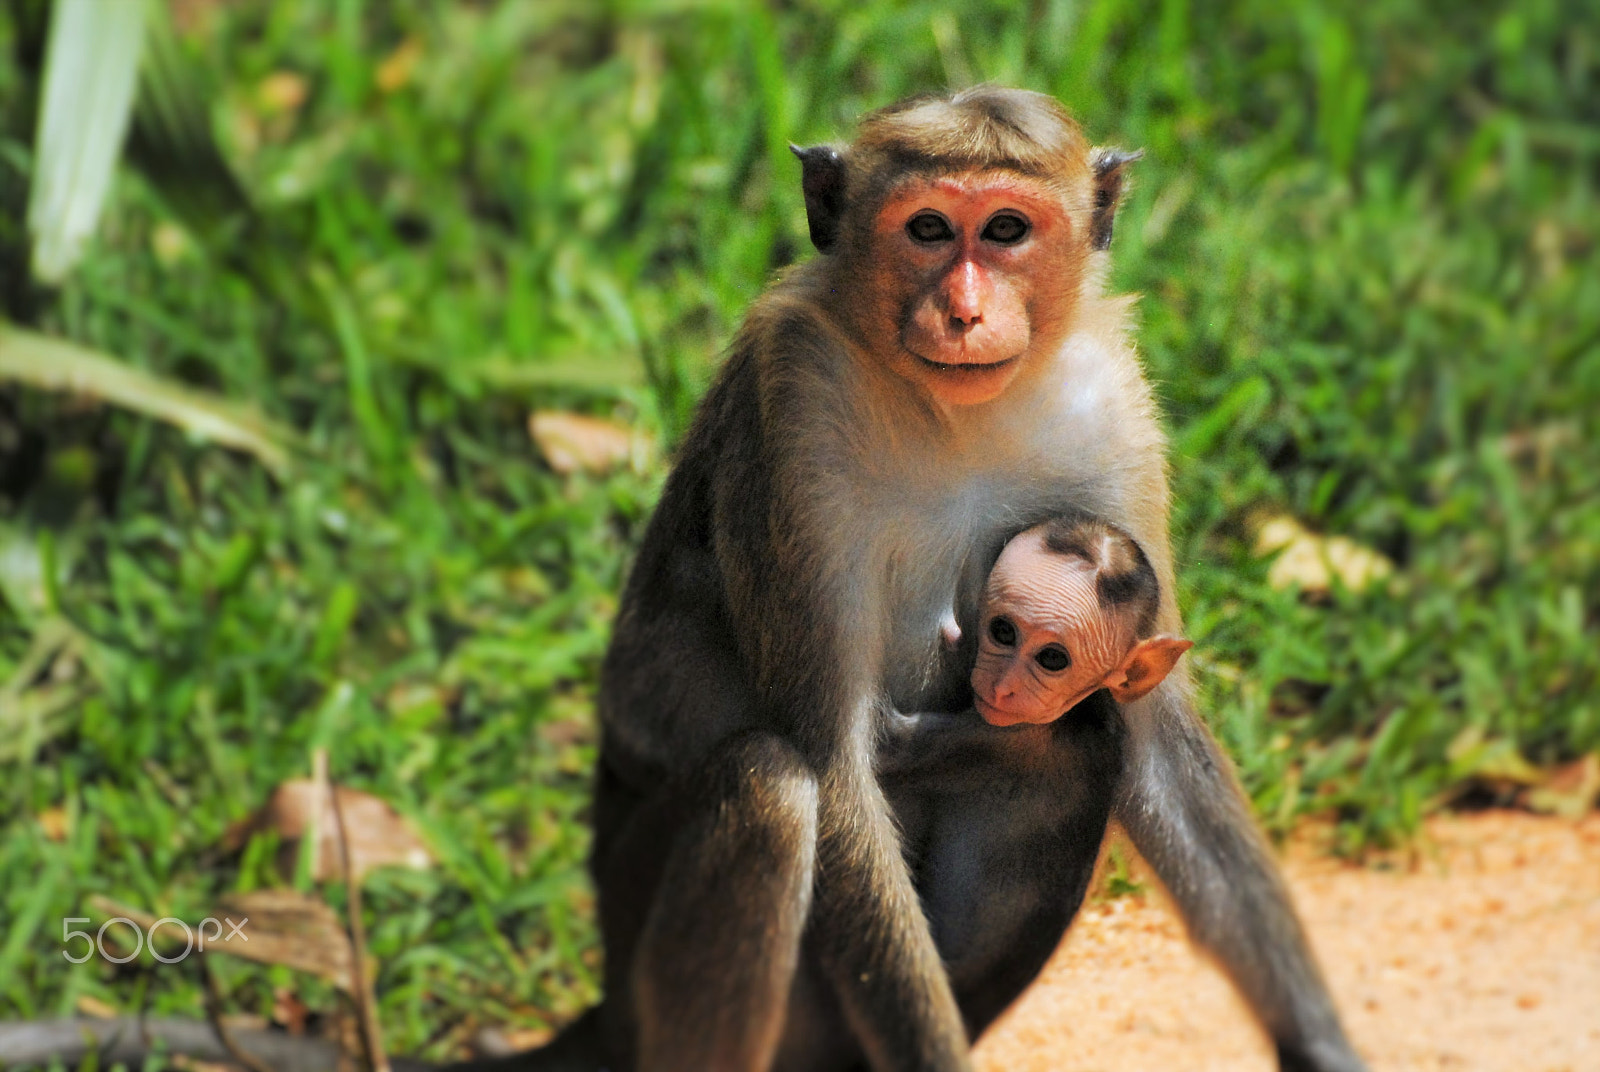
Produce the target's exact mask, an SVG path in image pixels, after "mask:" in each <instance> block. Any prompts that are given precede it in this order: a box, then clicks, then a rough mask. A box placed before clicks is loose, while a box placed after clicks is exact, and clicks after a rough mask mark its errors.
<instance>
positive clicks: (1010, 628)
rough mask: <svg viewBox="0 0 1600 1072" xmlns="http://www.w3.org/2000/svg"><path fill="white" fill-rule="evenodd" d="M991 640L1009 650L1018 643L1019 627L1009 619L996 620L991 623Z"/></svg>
mask: <svg viewBox="0 0 1600 1072" xmlns="http://www.w3.org/2000/svg"><path fill="white" fill-rule="evenodd" d="M989 639H990V640H993V641H994V642H995V643H996V644H999V645H1000V646H1001V647H1002V648H1009V647H1010V646H1011V645H1013V644H1015V643H1016V642H1017V627H1016V626H1014V625H1012V624H1011V620H1010V619H1009V618H996V619H995V620H994V621H992V622H990V623H989Z"/></svg>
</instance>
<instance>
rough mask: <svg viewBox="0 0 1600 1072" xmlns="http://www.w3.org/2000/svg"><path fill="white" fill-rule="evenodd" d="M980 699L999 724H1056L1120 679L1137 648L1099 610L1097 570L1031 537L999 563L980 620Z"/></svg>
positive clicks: (989, 718)
mask: <svg viewBox="0 0 1600 1072" xmlns="http://www.w3.org/2000/svg"><path fill="white" fill-rule="evenodd" d="M978 627H979V630H980V633H979V637H978V658H977V663H976V665H975V666H974V667H973V670H972V691H973V701H974V703H975V705H976V706H977V708H978V713H979V714H980V715H982V716H983V719H984V721H985V722H988V723H990V724H991V725H995V726H1013V725H1018V724H1020V723H1045V722H1053V721H1055V720H1056V719H1058V718H1060V717H1061V716H1062V715H1064V714H1066V712H1067V711H1068V710H1070V709H1071V708H1072V707H1073V706H1075V705H1076V704H1078V703H1079V702H1081V701H1082V700H1083V699H1085V698H1086V697H1088V696H1089V694H1090V693H1092V692H1094V691H1095V690H1096V689H1099V688H1101V687H1103V686H1106V685H1107V684H1108V682H1109V681H1110V679H1111V678H1112V677H1113V674H1114V671H1115V670H1116V669H1117V667H1118V666H1119V665H1120V664H1121V662H1122V659H1123V656H1124V655H1125V654H1126V653H1127V652H1128V651H1129V649H1130V648H1131V647H1132V646H1133V641H1134V636H1133V634H1134V629H1133V624H1132V623H1131V622H1129V621H1127V620H1126V615H1122V614H1118V613H1115V612H1108V611H1107V610H1106V609H1105V608H1104V607H1102V606H1101V605H1100V598H1099V594H1098V592H1097V591H1096V588H1095V571H1094V567H1093V566H1091V565H1090V564H1089V563H1088V562H1085V561H1084V560H1083V559H1081V558H1078V557H1077V556H1075V555H1063V554H1059V553H1053V552H1050V551H1047V550H1045V548H1044V546H1043V541H1042V537H1041V536H1040V535H1039V534H1038V533H1036V532H1025V533H1023V534H1022V535H1020V536H1018V537H1017V538H1016V539H1014V540H1012V541H1011V543H1009V544H1007V545H1006V550H1005V552H1004V553H1003V554H1002V555H1001V556H1000V561H999V562H997V563H995V567H994V570H993V571H992V572H991V573H990V575H989V584H988V587H987V589H986V590H985V592H984V600H983V608H982V610H981V612H980V615H979V620H978Z"/></svg>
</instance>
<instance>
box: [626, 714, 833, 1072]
mask: <svg viewBox="0 0 1600 1072" xmlns="http://www.w3.org/2000/svg"><path fill="white" fill-rule="evenodd" d="M666 792H667V795H668V798H669V799H667V800H665V801H660V802H659V806H652V803H646V804H644V805H642V806H641V807H640V808H638V809H637V810H636V812H635V815H634V821H633V822H632V823H631V824H630V828H629V829H628V830H627V831H626V832H625V833H624V834H623V835H622V836H621V837H620V838H619V839H618V840H617V841H616V842H615V843H614V845H613V846H612V848H611V851H610V852H609V853H608V857H609V859H608V861H607V863H606V864H605V865H603V866H602V868H600V869H599V878H600V881H601V884H602V901H603V902H611V903H613V904H615V903H617V902H618V900H619V897H620V899H621V902H622V903H623V904H624V905H626V904H629V903H639V900H638V899H639V895H640V893H641V892H644V891H643V890H641V889H640V888H639V886H638V885H636V884H638V883H641V882H642V883H643V884H644V888H645V890H648V889H650V888H652V887H653V891H654V892H653V896H649V900H648V904H647V906H646V907H645V908H644V909H643V911H642V912H640V913H638V914H637V915H635V916H634V917H633V918H632V919H630V918H628V916H629V914H628V913H627V912H625V911H624V912H621V913H619V912H618V911H616V910H615V909H610V910H608V907H607V905H606V904H605V903H603V904H602V914H603V916H605V917H606V918H605V920H604V923H605V926H606V932H607V933H606V947H607V960H608V972H607V974H608V976H610V977H611V978H610V979H608V994H609V995H611V996H610V997H608V1002H610V1001H612V1000H613V998H614V997H615V996H616V995H617V994H618V990H617V989H616V988H617V987H621V988H624V992H625V993H626V995H627V998H626V1000H627V1002H628V1005H629V1006H631V1010H632V1017H631V1019H632V1020H633V1026H634V1030H635V1031H636V1043H635V1047H636V1055H637V1057H636V1067H637V1069H638V1070H639V1072H673V1070H677V1069H682V1070H684V1072H691V1070H692V1072H722V1070H728V1072H747V1070H748V1072H760V1070H764V1069H766V1068H768V1067H769V1066H770V1065H771V1063H772V1060H773V1057H774V1055H775V1053H776V1051H777V1047H778V1043H779V1041H780V1039H781V1037H782V1035H783V1029H784V1023H785V1013H786V1011H787V1008H788V1002H789V992H790V987H791V985H792V984H793V981H794V976H795V971H796V968H797V966H798V963H799V957H800V939H801V934H802V932H803V930H804V928H805V923H806V918H807V916H808V914H809V912H810V908H811V889H812V877H813V873H814V871H815V867H816V842H817V782H816V779H815V777H814V776H813V775H812V773H811V770H810V768H809V767H807V766H806V764H805V763H804V762H802V760H801V759H800V756H799V754H798V753H796V752H795V751H794V750H793V749H792V748H791V747H790V746H789V745H787V744H786V743H784V742H783V741H782V740H780V739H779V738H777V737H774V736H771V735H767V734H757V733H748V734H741V735H738V736H736V737H734V738H732V739H730V740H729V741H727V742H725V743H724V744H722V745H720V746H718V747H717V748H716V749H714V750H713V751H712V753H711V754H710V755H709V756H707V757H706V758H705V759H704V760H702V761H701V762H699V763H698V764H696V765H695V767H694V769H693V770H692V771H691V772H690V773H689V775H688V776H687V777H685V778H682V779H675V780H674V782H673V783H672V784H670V785H669V786H668V787H667V789H666ZM652 857H653V858H654V859H653V860H652ZM655 861H659V867H657V866H655ZM641 863H642V864H643V866H642V867H641ZM650 872H654V874H651V873H650ZM630 887H631V888H630ZM634 922H637V923H638V929H637V933H636V935H633V934H629V933H627V932H628V931H631V930H633V929H634V928H633V927H632V926H631V924H632V923H634ZM613 960H615V961H616V965H615V967H616V972H615V974H614V975H613V973H612V971H611V970H610V962H611V961H613Z"/></svg>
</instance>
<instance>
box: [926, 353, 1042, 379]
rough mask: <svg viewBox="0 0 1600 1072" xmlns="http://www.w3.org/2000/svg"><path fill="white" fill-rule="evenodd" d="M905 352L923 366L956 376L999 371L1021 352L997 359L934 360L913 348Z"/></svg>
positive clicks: (1016, 358)
mask: <svg viewBox="0 0 1600 1072" xmlns="http://www.w3.org/2000/svg"><path fill="white" fill-rule="evenodd" d="M906 353H908V354H910V355H911V356H912V357H914V358H916V359H917V363H918V364H920V365H922V366H923V367H924V368H927V369H931V370H933V371H934V372H937V373H939V374H941V375H947V374H948V375H956V376H981V375H983V374H984V373H986V372H999V371H1000V370H1001V369H1004V368H1009V367H1011V366H1012V365H1014V364H1016V363H1017V362H1018V361H1020V360H1021V359H1022V355H1021V354H1014V355H1012V356H1011V357H1002V358H1001V359H1000V360H998V361H935V360H933V359H932V358H928V357H923V356H922V355H921V354H919V353H917V352H916V351H915V350H909V349H908V350H907V351H906Z"/></svg>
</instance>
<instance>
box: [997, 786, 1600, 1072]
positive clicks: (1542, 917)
mask: <svg viewBox="0 0 1600 1072" xmlns="http://www.w3.org/2000/svg"><path fill="white" fill-rule="evenodd" d="M1416 855H1417V859H1415V860H1414V861H1401V862H1399V863H1397V864H1396V865H1394V866H1391V867H1388V868H1385V869H1374V868H1362V867H1355V866H1351V865H1348V864H1341V863H1340V862H1338V861H1336V860H1332V859H1329V858H1327V857H1326V856H1321V855H1319V854H1317V853H1316V852H1315V851H1314V850H1313V849H1311V848H1309V847H1307V846H1296V847H1294V848H1291V849H1290V851H1289V853H1288V856H1287V859H1286V861H1285V871H1286V873H1287V875H1288V878H1289V882H1290V885H1291V886H1292V887H1293V889H1294V895H1295V902H1296V904H1297V905H1298V906H1299V908H1300V912H1301V916H1302V918H1303V919H1304V920H1305V923H1306V927H1307V929H1308V930H1309V931H1310V934H1311V937H1312V942H1313V944H1314V945H1315V946H1316V949H1317V953H1318V955H1319V957H1320V958H1321V960H1322V964H1323V968H1324V970H1325V971H1326V972H1327V975H1328V978H1329V982H1330V983H1331V985H1332V987H1333V992H1334V997H1335V1000H1336V1001H1337V1002H1338V1004H1339V1007H1340V1009H1341V1011H1342V1012H1343V1014H1344V1017H1345V1024H1346V1027H1347V1028H1348V1030H1349V1032H1350V1035H1351V1038H1352V1040H1353V1041H1354V1043H1355V1045H1356V1048H1357V1049H1358V1050H1359V1051H1360V1052H1361V1054H1362V1056H1364V1057H1365V1058H1366V1059H1367V1060H1368V1061H1369V1062H1370V1063H1371V1066H1372V1069H1373V1072H1479V1070H1481V1072H1600V815H1597V814H1590V815H1589V816H1588V817H1587V818H1586V819H1584V820H1583V821H1582V822H1580V823H1576V824H1574V823H1572V822H1570V821H1566V820H1560V819H1550V818H1540V817H1536V816H1532V815H1526V814H1521V813H1514V812H1488V813H1482V814H1476V815H1454V816H1441V817H1439V818H1436V819H1434V820H1431V821H1430V822H1429V823H1428V825H1427V835H1426V838H1425V839H1424V841H1423V843H1422V845H1421V847H1420V849H1419V850H1418V852H1417V854H1416ZM977 1057H978V1067H979V1069H980V1072H1095V1070H1104V1072H1110V1070H1112V1069H1115V1070H1118V1072H1142V1070H1147V1069H1148V1070H1160V1072H1210V1070H1216V1072H1223V1070H1227V1072H1272V1070H1273V1069H1274V1068H1275V1064H1274V1062H1273V1059H1272V1056H1271V1053H1270V1051H1269V1049H1268V1047H1267V1044H1266V1042H1265V1041H1264V1039H1263V1038H1262V1037H1261V1035H1260V1033H1259V1032H1258V1030H1257V1029H1256V1028H1255V1027H1254V1026H1253V1024H1252V1022H1251V1020H1250V1018H1249V1015H1248V1013H1246V1012H1245V1010H1244V1007H1243V1006H1242V1005H1241V1004H1240V1002H1239V1000H1238V998H1236V997H1235V996H1234V994H1233V992H1232V990H1231V989H1230V988H1229V986H1228V984H1227V982H1226V981H1225V980H1224V979H1223V977H1222V976H1221V975H1220V974H1219V973H1218V972H1217V971H1216V970H1215V969H1214V968H1213V967H1211V966H1210V965H1209V964H1208V963H1207V962H1205V961H1204V960H1202V959H1201V958H1200V957H1199V956H1197V955H1196V954H1195V952H1194V951H1193V950H1192V949H1191V947H1190V946H1189V945H1188V943H1187V941H1186V940H1185V938H1184V935H1183V928H1182V926H1181V925H1180V924H1179V922H1178V921H1177V918H1176V917H1175V916H1174V915H1173V913H1172V911H1171V909H1170V908H1169V907H1168V905H1167V904H1166V903H1165V900H1164V898H1163V897H1162V896H1161V895H1160V894H1159V893H1155V894H1151V895H1147V896H1135V897H1122V898H1118V899H1116V900H1112V901H1105V902H1100V903H1096V904H1092V905H1090V906H1088V907H1087V908H1086V909H1085V910H1084V912H1083V914H1082V915H1081V916H1080V917H1079V919H1078V921H1077V923H1076V924H1074V926H1073V929H1072V931H1071V932H1070V933H1069V934H1068V936H1067V938H1066V940H1065V941H1064V942H1063V943H1062V946H1061V949H1060V950H1059V951H1057V953H1056V955H1055V958H1054V959H1053V960H1052V961H1051V962H1050V964H1049V965H1048V966H1047V967H1046V968H1045V970H1044V973H1043V974H1042V975H1041V976H1040V979H1039V981H1038V982H1037V983H1036V984H1035V985H1034V987H1033V989H1032V990H1030V991H1029V992H1028V993H1027V994H1025V995H1024V996H1023V998H1022V1000H1021V1001H1019V1002H1018V1003H1017V1004H1016V1006H1015V1007H1013V1008H1012V1009H1011V1010H1010V1011H1009V1012H1008V1013H1007V1015H1006V1016H1005V1017H1004V1018H1003V1019H1002V1020H1001V1021H1000V1022H999V1023H998V1024H996V1025H995V1026H994V1028H993V1029H991V1030H990V1031H989V1033H988V1034H987V1035H986V1036H985V1037H984V1038H983V1040H982V1041H981V1042H980V1044H979V1046H978V1049H977Z"/></svg>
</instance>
